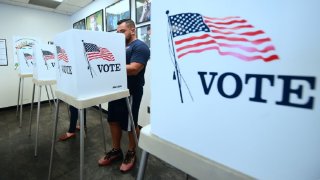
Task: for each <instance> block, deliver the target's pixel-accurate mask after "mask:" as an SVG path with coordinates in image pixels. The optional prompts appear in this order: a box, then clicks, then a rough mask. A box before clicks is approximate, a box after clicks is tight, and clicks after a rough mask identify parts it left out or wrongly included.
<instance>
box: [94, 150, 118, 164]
mask: <svg viewBox="0 0 320 180" xmlns="http://www.w3.org/2000/svg"><path fill="white" fill-rule="evenodd" d="M122 159H123V154H122V150H121V149H114V148H113V149H112V150H111V151H109V152H107V154H106V155H105V156H104V157H102V158H101V159H99V161H98V164H99V166H107V165H109V164H110V163H112V162H114V161H116V160H122Z"/></svg>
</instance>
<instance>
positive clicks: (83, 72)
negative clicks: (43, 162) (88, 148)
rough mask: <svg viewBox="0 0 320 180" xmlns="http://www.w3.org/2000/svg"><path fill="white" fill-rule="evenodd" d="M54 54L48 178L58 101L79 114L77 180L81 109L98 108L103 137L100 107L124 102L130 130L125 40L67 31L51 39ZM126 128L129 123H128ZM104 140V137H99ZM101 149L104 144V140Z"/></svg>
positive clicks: (132, 123) (82, 156)
mask: <svg viewBox="0 0 320 180" xmlns="http://www.w3.org/2000/svg"><path fill="white" fill-rule="evenodd" d="M54 43H55V45H56V51H57V65H58V69H57V90H56V96H57V100H58V103H57V107H56V114H55V122H54V126H55V128H54V132H53V137H52V148H51V157H50V165H49V178H48V179H50V178H51V176H52V172H51V170H52V161H53V151H54V146H55V141H56V133H57V123H58V112H59V100H63V101H64V102H66V103H67V104H69V105H72V106H74V107H76V108H77V109H79V114H80V179H81V180H82V179H83V178H84V177H83V169H84V168H83V166H84V139H83V138H84V120H83V119H84V113H83V109H84V108H87V107H91V106H95V105H98V104H99V108H100V115H101V118H100V121H101V127H102V131H103V135H104V134H105V132H104V128H105V125H104V124H103V120H102V119H103V117H102V111H101V104H102V103H105V102H110V101H113V100H117V99H120V98H126V101H127V107H128V110H129V115H130V116H129V117H130V122H131V129H132V131H133V132H134V134H135V139H136V141H137V137H136V133H135V130H134V129H135V128H133V127H134V122H133V118H132V113H131V106H130V103H129V96H130V94H129V90H128V88H127V71H126V54H125V37H124V35H123V34H120V33H108V32H96V31H84V30H74V29H73V30H68V31H65V32H62V33H60V34H58V35H56V37H55V38H54ZM129 124H130V123H129ZM103 138H105V136H103ZM104 149H105V152H106V144H105V140H104Z"/></svg>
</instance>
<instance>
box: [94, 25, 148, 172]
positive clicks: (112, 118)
mask: <svg viewBox="0 0 320 180" xmlns="http://www.w3.org/2000/svg"><path fill="white" fill-rule="evenodd" d="M117 24H118V27H117V32H118V33H123V34H124V35H125V40H126V64H127V65H126V69H127V76H128V77H127V80H128V89H129V91H130V98H131V102H132V115H133V120H134V124H135V126H136V132H137V135H138V134H139V128H137V123H138V114H139V108H140V103H141V99H142V95H143V85H144V83H145V80H144V73H145V69H146V66H147V62H148V60H149V58H150V50H149V47H148V46H147V45H146V44H145V43H144V42H143V41H141V40H139V39H137V37H136V28H135V23H134V22H133V21H132V20H131V19H123V20H120V21H119V22H118V23H117ZM108 122H109V127H110V132H111V137H112V149H111V150H110V151H109V152H108V153H107V154H106V155H105V156H104V157H103V158H101V159H100V160H99V162H98V163H99V165H101V166H106V165H109V164H111V163H112V162H114V161H115V160H120V159H123V153H122V150H121V147H120V145H121V143H120V142H121V136H122V130H124V131H128V130H129V129H130V128H131V127H129V124H128V109H127V104H126V100H125V99H120V100H116V101H112V102H109V105H108ZM128 138H129V145H128V151H127V153H126V155H125V158H124V159H123V162H122V164H121V166H120V171H122V172H127V171H129V170H131V169H132V168H133V166H134V163H135V158H136V153H135V149H136V146H137V144H136V143H135V138H134V134H133V132H132V131H128Z"/></svg>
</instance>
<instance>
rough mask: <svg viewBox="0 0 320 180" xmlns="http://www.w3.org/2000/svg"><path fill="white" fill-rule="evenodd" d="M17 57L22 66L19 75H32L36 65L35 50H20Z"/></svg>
mask: <svg viewBox="0 0 320 180" xmlns="http://www.w3.org/2000/svg"><path fill="white" fill-rule="evenodd" d="M17 55H18V61H19V64H20V66H19V73H20V74H24V75H25V74H32V73H33V64H34V56H33V49H32V48H31V47H30V48H29V47H28V48H22V49H18V50H17Z"/></svg>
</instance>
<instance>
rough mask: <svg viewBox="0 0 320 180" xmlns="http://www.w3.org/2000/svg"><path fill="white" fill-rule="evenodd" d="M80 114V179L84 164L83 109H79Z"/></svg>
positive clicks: (81, 178)
mask: <svg viewBox="0 0 320 180" xmlns="http://www.w3.org/2000/svg"><path fill="white" fill-rule="evenodd" d="M79 114H80V180H83V164H84V109H79Z"/></svg>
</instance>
